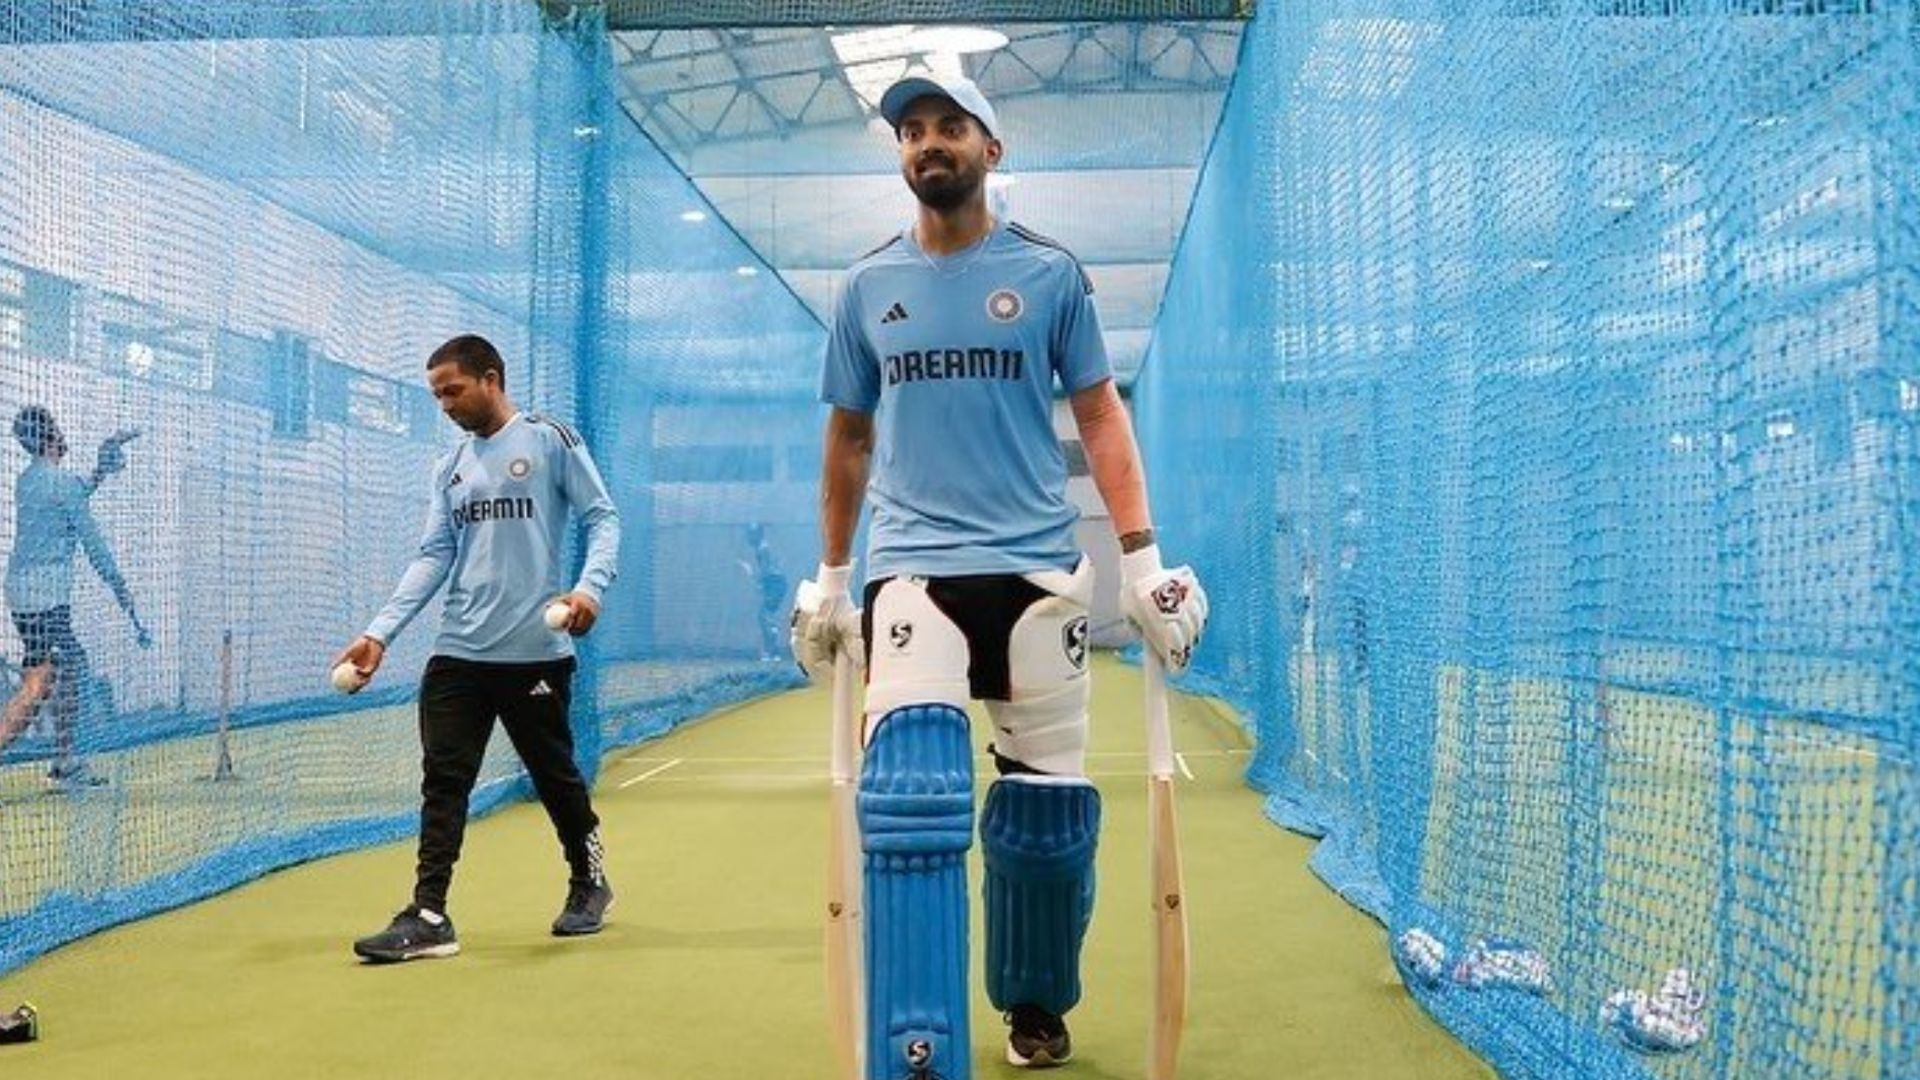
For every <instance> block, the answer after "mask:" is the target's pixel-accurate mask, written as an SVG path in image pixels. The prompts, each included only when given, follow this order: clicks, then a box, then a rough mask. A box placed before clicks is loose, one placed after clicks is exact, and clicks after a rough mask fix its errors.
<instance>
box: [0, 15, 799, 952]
mask: <svg viewBox="0 0 1920 1080" xmlns="http://www.w3.org/2000/svg"><path fill="white" fill-rule="evenodd" d="M0 42H4V44H0V146H4V147H5V151H4V153H0V179H3V182H4V185H5V187H6V189H7V191H8V193H9V195H8V199H7V200H6V203H5V205H4V206H3V207H0V405H3V406H4V412H5V414H6V416H7V419H8V420H9V421H11V419H12V417H13V415H14V414H15V412H16V411H17V410H18V409H20V408H21V407H23V406H25V405H29V404H39V405H43V406H45V407H47V408H48V409H50V410H51V411H52V413H53V414H54V416H55V417H56V418H57V419H58V421H59V423H60V425H61V426H62V428H63V429H64V430H65V432H66V434H67V437H68V441H69V443H70V444H71V447H72V455H71V458H70V459H69V461H68V462H67V463H66V464H67V465H68V466H69V467H71V468H73V469H74V470H75V471H79V472H85V471H87V470H89V469H90V468H91V467H92V464H93V461H94V454H95V447H96V446H97V445H98V444H99V443H100V442H101V440H102V439H103V438H105V437H106V436H107V435H108V434H109V433H111V432H113V431H116V430H119V429H122V428H128V427H133V428H139V429H141V431H142V434H141V436H140V437H139V438H138V439H137V440H135V441H134V442H132V443H131V444H129V445H128V447H127V457H128V464H127V467H126V470H125V471H124V472H122V473H120V474H118V475H114V476H111V477H109V478H108V479H107V480H106V481H105V482H104V483H103V484H102V485H101V487H100V489H99V491H98V493H97V494H95V495H94V496H93V498H92V500H91V509H92V512H93V515H94V516H95V517H96V518H97V519H98V521H99V524H100V527H101V531H102V534H103V535H104V537H105V539H106V541H107V545H108V546H109V547H110V548H111V549H112V551H113V552H114V554H115V556H116V558H117V561H118V563H119V566H120V568H121V569H122V570H123V571H124V573H125V577H126V580H127V583H128V586H129V589H130V591H131V593H132V595H133V597H134V599H135V602H136V603H137V605H138V607H139V609H140V612H141V615H142V618H143V619H144V620H145V622H146V624H147V625H148V626H149V627H150V629H151V631H152V633H153V638H154V641H153V646H152V648H151V649H150V650H147V651H143V650H141V649H140V648H139V646H138V645H137V643H136V642H135V640H134V635H133V634H132V632H131V629H130V627H129V624H128V622H127V621H126V620H125V619H124V617H123V616H122V615H121V614H120V612H119V611H118V610H117V608H116V605H115V604H114V602H113V600H112V598H111V595H110V594H109V592H108V591H107V589H105V588H104V587H103V586H102V583H101V581H100V580H99V579H98V578H97V577H96V576H95V575H94V574H93V573H92V572H91V571H90V570H88V569H87V567H86V564H85V562H84V560H76V563H77V569H76V589H75V592H74V604H73V606H74V610H75V622H76V630H77V635H78V637H79V638H80V640H81V641H82V642H83V644H84V645H85V646H86V647H87V649H88V651H89V653H90V655H91V660H92V664H91V667H92V670H93V671H94V673H95V674H96V676H97V677H98V678H97V680H96V681H95V683H94V684H93V685H92V686H91V687H90V688H89V690H90V692H89V694H88V696H87V698H86V706H85V707H84V708H83V710H82V715H81V718H80V723H79V725H78V739H79V743H80V749H81V750H82V752H83V753H85V754H86V755H87V757H88V760H89V761H90V763H91V764H92V766H93V768H94V769H95V770H96V771H98V772H99V773H101V774H103V775H104V776H105V777H106V778H107V780H108V781H109V783H108V784H107V785H105V786H104V787H100V788H97V789H92V790H87V791H84V792H80V793H74V794H65V795H49V794H46V793H44V792H43V790H42V780H41V777H42V773H43V772H44V771H45V769H46V766H47V761H48V758H49V756H50V755H51V753H52V751H53V749H54V727H55V725H54V724H53V723H52V717H51V716H50V715H47V714H46V713H45V711H42V712H41V713H38V714H36V715H35V716H34V717H33V718H32V719H33V726H32V727H31V728H30V729H29V731H28V734H27V735H26V736H25V737H24V738H22V739H21V740H20V741H18V742H15V743H14V744H13V745H11V746H10V747H8V749H7V752H6V755H5V764H4V765H3V766H0V804H3V808H0V815H3V816H4V821H5V828H4V830H3V831H0V969H5V968H8V967H11V966H14V965H17V964H18V963H20V962H22V961H23V960H25V959H26V958H29V957H31V956H33V955H35V954H37V953H39V952H42V951H44V950H46V949H47V948H50V947H52V946H54V945H56V944H59V943H60V942H62V941H65V940H70V939H71V938H73V937H75V936H78V935H80V934H83V933H86V932H88V931H90V930H93V929H96V928H98V927H100V926H103V925H107V924H110V923H112V922H115V921H119V920H123V919H126V918H129V917H133V916H135V915H138V914H141V913H144V912H147V911H152V910H155V909H158V908H164V907H167V906H171V905H174V904H178V903H181V902H184V901H186V900H188V899H191V898H193V897H196V896H200V895H205V894H206V893H208V892H210V891H214V890H217V889H220V888H224V887H228V886H230V885H232V884H234V883H236V882H238V881H241V880H245V879H246V878H248V877H250V876H253V875H257V874H259V873H261V872H263V871H264V870H266V869H270V868H272V867H274V866H278V865H284V864H286V863H289V862H293V861H298V860H301V859H305V858H310V857H313V856H316V855H319V854H324V853H326V852H330V851H336V850H341V849H343V848H347V847H352V846H357V845H363V844H366V843H370V842H374V841H377V840H383V839H390V838H393V837H396V836H400V835H404V834H405V833H407V832H408V831H410V830H411V828H412V827H413V823H414V821H415V819H416V817H417V813H418V795H417V784H418V780H417V758H418V749H417V745H416V742H415V736H414V734H413V720H412V708H411V706H410V705H409V704H408V700H409V698H410V697H411V693H412V683H413V680H414V679H415V678H416V677H417V675H418V672H419V670H420V668H421V666H422V664H423V662H424V660H425V657H426V655H427V651H428V648H429V645H430V643H431V640H432V623H433V622H434V621H435V618H434V617H433V616H432V615H428V616H425V617H423V621H422V624H421V625H420V626H417V627H416V628H414V629H413V630H411V631H410V632H409V633H408V634H407V635H406V636H404V637H403V638H401V640H400V642H399V643H398V645H397V647H396V648H395V650H394V652H393V654H392V656H391V657H390V659H389V661H388V670H387V671H385V672H383V674H382V678H381V681H380V682H378V683H376V684H375V687H374V688H372V689H370V690H369V691H368V693H367V695H365V696H363V697H360V698H356V699H354V700H353V702H352V705H353V708H352V709H351V710H350V711H349V710H345V709H343V704H344V703H345V699H342V698H340V697H338V696H335V695H332V694H331V692H330V690H329V689H328V687H327V684H326V668H327V664H328V662H329V660H330V658H331V656H332V655H333V653H334V652H335V651H336V650H338V649H339V648H340V646H341V645H342V644H343V643H344V642H345V640H347V639H348V638H349V637H350V636H351V635H352V634H353V633H355V632H357V630H358V629H359V628H360V627H362V626H364V625H365V623H366V622H367V620H368V618H369V617H370V616H371V614H372V613H373V611H374V610H375V609H376V608H377V607H378V606H379V605H380V604H381V603H382V602H383V601H384V599H385V597H386V595H387V593H388V592H389V591H390V590H391V588H392V586H393V583H394V581H395V579H396V575H397V573H398V571H399V568H400V567H401V566H402V564H403V563H404V562H405V560H406V559H407V558H408V557H409V556H410V554H411V552H412V549H413V546H414V544H415V542H416V540H417V537H418V528H419V522H420V521H421V519H422V516H423V507H424V505H425V503H424V499H425V496H426V485H427V483H428V479H427V477H428V469H429V466H430V463H431V462H432V461H433V459H434V458H435V456H436V455H437V454H438V453H439V452H441V451H442V450H443V449H444V448H445V447H446V446H448V445H449V444H450V441H451V440H452V438H453V437H454V429H453V428H452V427H451V425H449V424H447V423H446V422H445V421H444V420H443V419H442V418H441V417H440V416H439V415H438V410H437V409H436V407H435V406H434V403H433V402H432V400H431V399H430V398H429V397H428V395H427V394H426V392H425V388H424V385H423V380H422V375H423V367H424V361H425V357H426V355H427V354H428V352H430V351H431V350H432V348H433V347H434V346H435V345H436V344H438V343H439V342H440V341H443V340H445V339H446V338H447V337H450V336H452V335H453V334H456V333H461V332H477V333H482V334H485V335H487V336H488V337H489V338H491V339H492V340H493V341H494V342H495V343H496V344H498V345H499V346H500V348H501V351H502V352H503V353H504V354H505V355H506V356H507V358H508V363H509V385H510V388H511V390H512V392H513V393H514V395H515V396H516V397H517V399H518V400H519V402H520V403H521V404H522V406H523V407H532V408H538V409H542V410H549V411H552V412H555V413H557V414H559V415H562V416H565V417H570V418H572V419H573V420H574V422H575V423H576V424H577V425H578V426H580V427H581V428H582V429H584V431H585V433H586V435H587V437H588V440H589V442H590V444H591V445H592V447H593V449H594V451H595V454H596V457H597V458H598V460H599V461H600V463H601V467H602V470H603V472H604V473H605V475H606V477H607V480H608V483H609V485H610V486H611V488H612V489H613V491H614V494H615V498H616V500H617V501H618V502H619V504H620V506H621V509H622V512H623V515H624V519H625V523H626V529H625V537H626V540H625V550H624V551H623V553H622V570H623V575H622V577H621V579H620V581H619V582H618V584H617V585H616V587H615V589H614V590H613V592H612V593H611V594H610V595H609V597H608V602H607V607H606V619H605V621H604V623H603V626H602V629H601V631H600V632H598V633H596V635H594V637H593V638H591V639H589V640H590V641H591V643H592V645H591V647H590V649H589V654H588V660H589V662H588V663H587V664H586V665H585V666H584V667H583V671H582V675H581V680H580V685H579V687H578V698H577V700H578V705H577V707H576V726H577V728H578V736H579V742H580V744H581V753H582V757H583V760H585V761H586V762H587V763H589V764H592V763H594V762H596V761H597V758H598V752H599V751H600V750H602V749H603V748H606V747H611V746H615V745H619V744H621V743H625V742H631V741H635V740H637V739H641V738H645V737H648V736H651V735H655V734H658V733H660V732H662V731H664V730H667V729H668V728H670V727H671V726H672V725H674V724H676V723H678V722H680V721H681V720H684V719H686V718H688V717H690V716H694V715H698V714H699V713H701V712H703V711H706V710H708V709H710V708H712V707H713V706H715V705H717V704H721V703H724V702H728V701H733V700H738V699H739V698H741V697H743V696H747V695H751V694H755V693H760V692H764V691H766V690H769V689H774V688H779V687H783V686H790V685H792V684H793V683H794V681H795V678H794V675H793V673H792V672H791V664H790V662H783V661H781V660H779V659H767V657H769V656H771V655H772V654H773V650H772V649H771V648H770V644H771V643H772V636H771V635H770V634H769V633H768V632H767V631H766V629H765V627H764V623H765V622H766V621H767V620H768V619H770V618H771V619H773V620H775V621H779V622H781V623H783V622H784V605H785V602H786V595H785V594H786V592H788V591H789V590H790V587H791V584H792V583H793V582H795V581H797V580H798V578H799V577H800V576H801V574H802V573H803V572H804V570H805V568H806V567H807V566H809V565H810V559H811V557H812V555H813V544H812V525H811V515H812V501H811V500H812V490H813V485H814V482H815V477H816V473H815V468H816V466H815V465H814V464H813V462H815V461H817V457H818V451H817V449H815V446H816V443H817V438H818V434H817V432H818V427H817V416H816V412H815V406H814V405H813V403H812V393H811V388H812V381H813V377H812V372H813V364H814V362H815V361H814V358H815V357H816V356H817V353H818V348H819V342H820V339H821V336H822V334H821V330H820V327H819V325H818V323H817V322H816V321H815V320H814V319H813V317H812V315H811V314H810V313H809V312H808V311H807V309H806V308H805V307H803V306H802V305H801V304H800V303H799V302H798V301H797V300H795V299H794V298H793V297H792V295H791V294H790V293H788V292H787V291H786V289H785V288H784V286H783V285H782V284H781V283H780V281H779V279H778V278H777V277H775V276H774V275H772V274H757V273H753V272H752V271H753V270H754V269H755V268H757V267H758V266H759V265H760V264H759V262H758V259H757V258H756V256H755V255H754V254H753V253H752V251H751V250H750V249H749V248H748V247H747V246H746V245H745V244H744V243H743V242H741V241H740V240H739V239H738V238H737V237H735V236H733V235H732V234H731V233H730V232H728V231H727V230H726V229H725V228H724V226H723V225H721V224H719V223H717V222H708V223H706V224H704V225H699V224H695V223H690V222H687V221H683V220H682V219H681V215H682V214H683V213H686V212H687V211H689V210H691V209H698V208H700V207H703V206H705V203H704V201H703V200H702V198H701V197H700V195H699V194H698V192H697V191H695V190H694V189H693V187H692V186H691V185H690V184H689V183H688V182H687V180H686V179H685V177H684V176H683V175H681V174H680V173H679V172H678V171H676V170H675V169H674V167H673V166H672V165H671V164H670V163H668V162H667V161H666V159H665V158H664V157H662V155H661V154H660V153H659V152H658V151H657V150H655V149H654V148H653V146H652V144H651V143H650V142H649V141H648V140H647V139H646V138H645V137H644V136H643V135H641V133H640V132H639V131H638V130H637V129H636V128H635V127H634V125H633V124H632V123H631V122H630V121H629V120H628V119H627V118H626V117H625V115H624V114H623V113H622V112H621V111H620V110H619V107H618V105H617V103H616V102H615V101H614V100H613V97H612V94H611V93H610V90H609V88H610V87H611V85H612V75H611V71H610V60H609V57H608V50H607V39H606V35H605V32H604V29H602V28H601V27H600V26H599V24H598V23H597V22H596V21H595V20H594V19H592V18H590V17H588V16H586V15H580V16H575V17H572V18H570V19H567V20H562V21H550V20H548V19H547V18H545V17H543V15H542V12H541V9H540V8H539V7H538V6H537V5H533V4H523V3H509V2H491V3H449V4H424V5H423V4H414V3H398V2H395V3H385V2H365V3H353V4H345V5H336V6H334V7H333V8H330V9H313V10H300V11H293V10H281V8H280V6H279V5H257V4H253V3H238V2H232V3H210V2H204V0H197V2H195V3H192V4H177V5H154V4H137V5H136V4H106V3H80V2H78V0H75V2H73V3H57V4H46V5H34V6H31V7H30V6H27V5H9V6H8V7H7V8H6V15H5V18H4V20H0ZM701 409H705V410H707V411H706V412H704V413H702V412H700V410H701ZM727 410H732V411H733V415H734V416H735V417H738V416H741V415H749V414H750V415H751V416H752V417H753V420H752V422H751V423H721V422H715V419H716V418H719V417H721V416H722V415H723V414H724V413H725V412H726V411H727ZM0 456H4V457H5V459H6V466H5V467H6V471H7V473H8V474H9V480H11V476H12V474H14V473H17V472H19V471H20V470H21V469H23V468H24V467H25V465H26V464H27V455H26V454H25V453H24V451H22V450H21V448H20V447H19V446H17V445H16V444H15V443H14V442H13V441H12V440H11V439H9V440H8V442H7V445H6V446H5V447H4V448H3V449H0ZM10 490H11V484H9V491H10ZM7 503H8V510H9V512H8V513H6V514H5V515H0V516H3V517H4V518H5V520H4V521H0V547H4V548H6V549H7V550H9V551H10V550H11V549H12V546H13V540H14V537H15V529H16V522H15V520H14V518H15V515H14V514H13V513H12V510H13V500H12V497H11V495H9V496H8V498H7ZM752 524H759V525H762V526H764V528H765V532H766V537H767V539H766V541H765V542H764V543H763V544H760V545H756V544H755V542H754V541H753V539H752V534H751V533H750V531H749V526H750V525H752ZM696 581H697V582H699V583H700V586H699V588H698V589H695V588H692V587H691V584H690V583H692V582H696ZM774 593H779V594H781V595H778V596H774V595H772V594H774ZM775 609H778V610H777V611H776V610H775ZM770 613H772V614H770ZM229 643H230V653H229V651H228V647H229ZM0 652H4V656H5V658H6V660H7V661H8V666H7V668H6V670H7V671H8V673H9V676H10V678H11V679H13V680H17V679H18V678H19V671H18V667H17V664H18V662H19V660H20V659H21V641H20V639H19V637H18V636H17V634H15V633H14V630H13V628H12V627H11V626H9V627H7V628H6V630H5V631H4V632H0ZM226 655H230V656H231V690H230V692H229V694H228V695H227V696H226V697H225V699H224V701H225V705H224V707H223V696H222V670H223V656H226ZM9 685H11V684H9ZM223 717H224V728H225V732H226V733H225V734H224V735H222V734H221V731H222V728H223V720H222V718H223ZM227 763H230V765H231V775H232V777H233V778H232V779H221V780H206V779H203V778H205V777H207V776H211V775H215V774H216V773H219V774H221V775H225V772H224V769H225V766H226V764H227ZM523 785H524V781H523V780H522V779H521V778H520V774H519V773H518V770H517V767H516V762H515V761H514V760H513V758H512V757H511V754H510V753H508V752H507V751H505V750H504V749H498V750H497V752H496V753H494V754H493V755H492V756H490V758H489V761H488V764H487V767H486V771H485V772H484V773H483V776H482V787H481V788H480V791H479V793H478V794H477V795H476V806H477V807H479V808H481V809H485V808H486V807H489V806H492V805H494V804H496V803H498V802H499V801H500V800H501V799H502V798H506V797H509V796H513V795H516V794H520V793H521V791H520V789H521V788H522V787H523ZM395 887H396V888H397V889H399V888H403V887H404V883H398V882H397V883H395ZM396 895H398V894H396Z"/></svg>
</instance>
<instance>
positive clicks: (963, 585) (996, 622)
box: [860, 574, 1049, 701]
mask: <svg viewBox="0 0 1920 1080" xmlns="http://www.w3.org/2000/svg"><path fill="white" fill-rule="evenodd" d="M892 580H893V579H892V578H890V577H885V578H880V579H878V580H876V581H869V582H867V589H866V593H865V600H864V603H865V605H866V606H865V607H863V608H861V609H860V636H861V638H862V639H863V640H864V641H865V642H866V643H867V665H868V670H872V664H873V598H874V597H875V596H878V595H879V594H880V587H881V586H882V585H885V584H886V583H887V582H889V581H892ZM926 581H927V599H929V600H932V601H933V606H934V607H937V608H939V609H940V613H941V614H942V615H945V616H946V617H947V618H949V619H951V620H953V625H955V626H957V627H959V628H960V633H961V636H963V637H965V638H966V639H967V689H968V692H969V693H971V694H972V695H973V696H974V697H976V698H979V699H980V700H983V701H1006V700H1008V699H1009V698H1011V697H1012V696H1013V675H1012V672H1011V671H1010V669H1009V666H1008V664H1007V643H1008V641H1009V640H1011V639H1012V637H1013V624H1014V623H1017V622H1019V621H1020V616H1022V615H1025V614H1026V613H1027V609H1028V608H1030V607H1032V606H1033V605H1034V604H1035V603H1037V602H1038V601H1040V600H1044V599H1045V598H1046V597H1047V596H1048V595H1049V594H1048V592H1047V590H1045V589H1043V588H1041V587H1040V586H1038V585H1035V584H1034V583H1033V582H1031V581H1028V580H1027V579H1026V578H1024V577H1022V576H1020V575H1019V574H969V575H965V576H961V577H940V578H927V579H926Z"/></svg>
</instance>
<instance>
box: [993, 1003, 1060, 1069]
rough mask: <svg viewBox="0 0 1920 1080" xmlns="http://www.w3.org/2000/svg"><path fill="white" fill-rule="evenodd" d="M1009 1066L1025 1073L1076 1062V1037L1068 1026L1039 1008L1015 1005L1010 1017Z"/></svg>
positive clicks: (1008, 1038) (1008, 1020)
mask: <svg viewBox="0 0 1920 1080" xmlns="http://www.w3.org/2000/svg"><path fill="white" fill-rule="evenodd" d="M1007 1024H1008V1026H1009V1028H1010V1030H1009V1031H1008V1032H1007V1063H1008V1064H1009V1065H1015V1066H1018V1067H1019V1068H1022V1069H1046V1068H1051V1067H1052V1066H1055V1065H1065V1064H1066V1063H1067V1062H1069V1061H1072V1060H1073V1036H1071V1035H1068V1034H1067V1022H1066V1021H1065V1020H1063V1019H1061V1018H1060V1017H1058V1016H1055V1015H1053V1014H1052V1013H1050V1012H1048V1011H1047V1010H1045V1009H1042V1008H1040V1007H1039V1006H1037V1005H1015V1006H1014V1007H1013V1009H1012V1010H1011V1011H1009V1012H1008V1013H1007Z"/></svg>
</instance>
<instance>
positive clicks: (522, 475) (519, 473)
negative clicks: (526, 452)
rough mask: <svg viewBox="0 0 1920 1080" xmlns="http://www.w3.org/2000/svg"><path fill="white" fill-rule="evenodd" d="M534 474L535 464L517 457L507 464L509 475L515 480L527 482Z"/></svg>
mask: <svg viewBox="0 0 1920 1080" xmlns="http://www.w3.org/2000/svg"><path fill="white" fill-rule="evenodd" d="M532 472H533V462H531V461H528V460H527V459H526V458H523V457H517V458H514V459H513V460H512V461H509V462H507V475H508V476H511V477H513V478H514V479H515V480H525V479H526V478H527V477H528V476H529V475H531V474H532Z"/></svg>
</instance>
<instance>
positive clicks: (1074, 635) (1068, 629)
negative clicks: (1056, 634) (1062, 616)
mask: <svg viewBox="0 0 1920 1080" xmlns="http://www.w3.org/2000/svg"><path fill="white" fill-rule="evenodd" d="M1060 645H1061V647H1062V648H1064V649H1065V650H1066V653H1067V663H1069V664H1072V665H1073V670H1075V671H1083V670H1085V669H1086V666H1087V617H1086V616H1085V615H1079V616H1076V617H1074V618H1072V619H1069V620H1067V625H1066V626H1064V627H1062V628H1061V630H1060Z"/></svg>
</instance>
